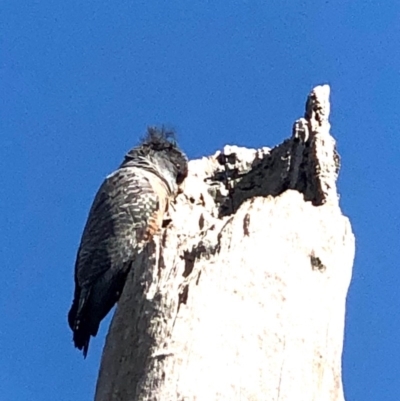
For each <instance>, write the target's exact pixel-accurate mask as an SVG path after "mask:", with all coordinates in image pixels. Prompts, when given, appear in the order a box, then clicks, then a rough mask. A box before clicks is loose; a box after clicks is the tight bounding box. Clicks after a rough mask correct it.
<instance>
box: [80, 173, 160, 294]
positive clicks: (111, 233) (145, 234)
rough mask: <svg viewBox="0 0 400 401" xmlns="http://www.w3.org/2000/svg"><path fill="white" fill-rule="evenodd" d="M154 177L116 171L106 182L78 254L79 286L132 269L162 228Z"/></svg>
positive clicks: (94, 205) (91, 212)
mask: <svg viewBox="0 0 400 401" xmlns="http://www.w3.org/2000/svg"><path fill="white" fill-rule="evenodd" d="M151 178H152V177H151V176H150V177H148V174H144V173H143V172H142V170H140V169H132V168H130V169H120V170H117V171H116V172H115V173H113V174H111V175H110V176H109V177H107V178H106V180H105V181H104V182H103V184H102V186H101V187H100V189H99V191H98V193H97V195H96V197H95V200H94V202H93V205H92V207H91V210H90V212H89V217H88V221H87V223H86V226H85V229H84V232H83V235H82V241H81V245H80V247H79V251H78V256H77V261H76V268H75V269H76V270H75V273H76V280H77V283H78V284H79V285H80V286H90V285H91V283H93V282H94V281H96V280H97V279H98V278H99V277H100V276H102V275H103V274H104V273H105V272H106V271H108V270H109V269H112V270H115V273H117V272H120V271H121V270H122V269H126V268H129V265H130V263H131V262H132V260H133V258H134V257H135V256H136V255H137V253H138V252H139V251H140V250H141V249H142V248H143V246H144V245H145V243H146V242H147V241H148V239H150V237H151V236H152V234H153V233H154V232H155V231H156V230H157V229H158V228H159V227H160V226H161V224H162V213H163V210H161V208H162V207H163V205H162V203H163V202H161V201H160V195H159V194H158V193H157V191H156V190H155V189H154V184H153V185H152V182H151ZM155 179H157V178H156V177H155ZM164 209H165V207H164Z"/></svg>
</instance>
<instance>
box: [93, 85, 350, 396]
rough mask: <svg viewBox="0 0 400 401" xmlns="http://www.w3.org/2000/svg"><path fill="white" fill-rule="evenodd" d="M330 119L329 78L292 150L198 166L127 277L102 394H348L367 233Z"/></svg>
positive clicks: (229, 153)
mask: <svg viewBox="0 0 400 401" xmlns="http://www.w3.org/2000/svg"><path fill="white" fill-rule="evenodd" d="M328 117H329V87H328V86H327V85H325V86H320V87H317V88H315V89H314V90H313V91H312V92H311V94H310V95H309V97H308V101H307V105H306V113H305V118H302V119H300V120H298V121H297V122H296V123H295V125H294V132H293V136H292V138H290V139H288V140H286V141H285V142H284V143H283V144H282V145H279V146H278V147H276V148H274V149H272V150H269V149H267V148H264V149H260V150H249V149H245V148H237V147H225V149H224V150H223V152H218V153H217V154H216V155H214V156H211V157H208V158H203V159H202V160H196V161H192V162H190V174H189V177H188V179H187V180H186V182H185V185H184V188H183V192H182V193H181V194H180V195H179V196H178V198H177V200H176V204H175V210H174V211H172V212H171V220H172V222H171V223H170V224H169V226H168V227H167V229H166V230H164V231H163V233H162V234H161V235H160V236H159V237H158V238H157V239H156V240H155V241H154V242H153V243H152V244H150V245H149V246H148V247H147V249H146V250H145V251H144V252H143V254H142V256H141V258H139V259H138V260H137V261H136V262H135V265H134V266H133V269H132V271H131V274H130V275H129V278H128V281H127V283H126V285H125V288H124V292H123V294H122V296H121V299H120V302H119V305H118V308H117V310H116V313H115V316H114V318H113V321H112V324H111V327H110V331H109V334H108V336H107V340H106V345H105V348H104V352H103V358H102V363H101V368H100V373H99V379H98V383H97V389H96V398H95V399H96V401H114V400H118V401H136V400H140V401H145V400H146V401H147V400H148V401H150V400H151V401H153V400H154V401H159V400H160V401H161V400H162V401H174V400H177V401H192V400H197V401H214V400H216V401H219V400H226V401H228V400H229V401H235V400H238V401H239V400H243V401H247V400H249V401H250V400H254V401H267V400H268V401H269V400H280V401H284V400H291V401H302V400H304V401H317V400H318V401H325V400H326V401H343V400H344V396H343V389H342V380H341V355H342V345H343V332H344V316H345V301H346V294H347V289H348V286H349V283H350V279H351V269H352V263H353V258H354V236H353V234H352V231H351V227H350V223H349V221H348V219H347V218H346V217H344V216H343V215H342V214H341V211H340V208H339V205H338V196H337V192H336V178H337V173H338V169H339V158H338V155H337V153H336V150H335V142H334V140H333V138H332V137H331V136H330V134H329V127H330V126H329V122H328Z"/></svg>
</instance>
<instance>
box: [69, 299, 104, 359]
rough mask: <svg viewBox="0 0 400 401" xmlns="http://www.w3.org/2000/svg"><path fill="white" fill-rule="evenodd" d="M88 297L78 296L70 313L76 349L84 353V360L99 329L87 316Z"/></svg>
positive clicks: (70, 323) (70, 324) (70, 325)
mask: <svg viewBox="0 0 400 401" xmlns="http://www.w3.org/2000/svg"><path fill="white" fill-rule="evenodd" d="M88 296H89V294H76V296H75V298H74V301H73V303H72V306H71V309H70V311H69V313H68V323H69V327H70V328H71V330H72V331H73V342H74V344H75V347H76V348H78V349H79V350H81V351H82V352H83V357H84V358H86V356H87V353H88V350H89V342H90V337H91V336H95V335H96V334H97V331H98V329H99V324H98V323H97V324H96V323H95V322H94V321H93V320H92V319H90V317H89V316H87V315H88V314H87V313H86V312H87V307H86V306H87V299H88Z"/></svg>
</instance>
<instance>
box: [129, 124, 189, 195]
mask: <svg viewBox="0 0 400 401" xmlns="http://www.w3.org/2000/svg"><path fill="white" fill-rule="evenodd" d="M175 138H176V137H175V133H174V132H173V131H168V130H165V129H164V128H161V129H158V128H155V127H149V128H148V129H147V134H146V136H145V137H144V138H143V139H142V142H141V144H140V145H139V146H138V147H136V148H133V149H132V150H130V151H129V152H128V153H127V154H126V156H125V160H124V162H123V164H122V166H124V165H126V164H131V162H135V164H136V161H139V164H140V165H141V167H143V168H148V167H150V168H151V169H152V170H154V169H155V171H153V172H155V173H156V174H157V175H159V176H162V177H161V178H164V179H166V180H167V181H168V182H169V183H170V186H171V190H173V191H175V188H176V187H177V186H179V185H180V184H182V182H183V181H184V179H185V178H186V177H187V175H188V159H187V157H186V155H185V153H184V152H183V151H182V150H181V149H180V148H179V146H178V144H177V142H176V139H175ZM147 163H149V164H148V165H146V164H147Z"/></svg>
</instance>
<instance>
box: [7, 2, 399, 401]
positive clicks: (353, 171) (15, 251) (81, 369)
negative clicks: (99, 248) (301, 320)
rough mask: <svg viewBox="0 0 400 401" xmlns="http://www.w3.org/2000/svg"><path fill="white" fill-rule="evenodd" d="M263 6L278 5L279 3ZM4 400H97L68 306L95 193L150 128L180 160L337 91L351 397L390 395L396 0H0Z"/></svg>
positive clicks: (277, 128)
mask: <svg viewBox="0 0 400 401" xmlns="http://www.w3.org/2000/svg"><path fill="white" fill-rule="evenodd" d="M272 3H273V4H272ZM0 27H1V29H0V90H1V95H0V133H1V134H0V135H1V137H0V138H1V139H0V143H1V151H0V154H1V157H0V171H1V174H0V176H1V183H2V184H1V188H2V190H1V192H0V207H1V210H2V213H1V215H0V227H1V229H0V265H1V267H2V282H3V285H2V290H1V292H0V314H1V317H2V320H1V323H0V355H1V359H0V399H1V400H2V401H26V400H34V401H50V400H51V401H53V400H54V399H57V400H61V401H64V400H65V401H69V400H74V401H84V400H90V399H92V398H93V394H94V387H95V382H96V377H97V371H98V367H99V362H100V356H101V350H102V346H103V343H104V336H105V333H106V331H107V324H108V322H109V319H108V320H107V322H103V324H102V327H101V331H100V333H99V335H98V337H97V338H96V339H95V340H94V341H92V343H91V349H90V352H89V356H88V358H87V359H86V360H83V359H82V356H81V354H80V353H79V352H78V351H77V350H75V349H74V348H73V346H72V343H71V333H70V331H69V328H68V326H67V322H66V314H67V311H68V309H69V307H70V303H71V299H72V291H73V265H74V260H75V254H76V249H77V247H78V244H79V240H80V235H81V232H82V229H83V225H84V223H85V220H86V216H87V213H88V209H89V207H90V204H91V202H92V199H93V196H94V194H95V192H96V190H97V188H98V186H99V184H100V183H101V181H102V179H103V178H104V176H105V175H106V174H108V173H109V172H110V171H112V170H113V169H114V168H115V167H116V166H117V165H118V164H119V162H120V161H121V158H122V156H123V155H124V153H125V151H126V150H128V149H129V148H130V147H132V146H133V145H135V144H136V143H137V141H138V137H139V136H140V135H142V134H143V132H144V130H145V127H146V126H147V125H149V124H161V123H166V124H168V125H169V126H170V127H174V128H175V129H176V130H177V131H178V134H179V138H180V143H181V145H182V147H183V148H184V149H185V150H186V152H187V153H188V155H189V157H190V158H197V157H200V156H203V155H208V154H210V153H213V152H214V151H216V150H217V149H220V148H221V147H222V146H223V145H225V144H236V145H242V146H248V147H261V146H273V145H276V144H278V143H280V142H281V141H283V140H284V139H285V138H287V137H288V136H289V135H290V133H291V126H292V123H293V121H294V120H295V119H296V118H298V117H300V116H301V115H302V113H303V110H304V102H305V98H306V95H307V93H308V92H309V91H310V89H311V88H312V87H313V86H315V85H317V84H320V83H329V84H330V85H331V88H332V94H331V102H332V117H331V123H332V133H333V134H334V136H335V138H336V139H337V142H338V148H339V152H340V154H341V156H342V170H341V175H340V179H339V190H340V193H341V206H342V208H343V211H344V213H345V214H346V215H347V216H349V217H350V219H351V222H352V225H353V230H354V232H355V234H356V237H357V252H356V260H355V265H354V272H353V281H352V285H351V288H350V292H349V296H348V305H347V316H346V338H345V345H344V357H343V371H344V372H343V378H344V386H345V394H346V398H347V401H358V400H362V401H376V400H383V401H392V400H393V401H398V400H399V394H400V373H399V372H400V338H399V337H400V336H399V332H400V320H399V318H398V311H399V310H400V301H399V296H398V293H399V287H400V280H399V277H400V273H399V268H398V263H399V260H400V252H399V246H398V242H399V211H398V210H399V208H398V199H399V198H400V189H399V188H400V186H399V185H398V183H399V182H400V177H399V175H400V172H399V162H400V160H399V145H400V139H399V132H398V131H399V127H400V52H399V43H400V3H399V2H398V1H390V0H385V1H381V2H379V1H357V0H356V1H341V0H338V1H333V0H330V1H318V0H317V1H315V0H314V1H298V0H291V1H280V2H267V1H259V0H242V1H234V0H232V1H227V0H214V1H205V0H203V1H198V0H192V1H190V2H189V1H183V0H176V1H173V0H172V1H160V0H159V1H155V0H147V1H132V0H130V1H114V2H99V1H93V0H87V1H85V2H81V1H79V2H78V1H76V0H70V1H68V2H60V1H50V0H41V1H40V0H35V1H24V2H22V1H18V0H17V1H16V0H3V1H1V7H0Z"/></svg>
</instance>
